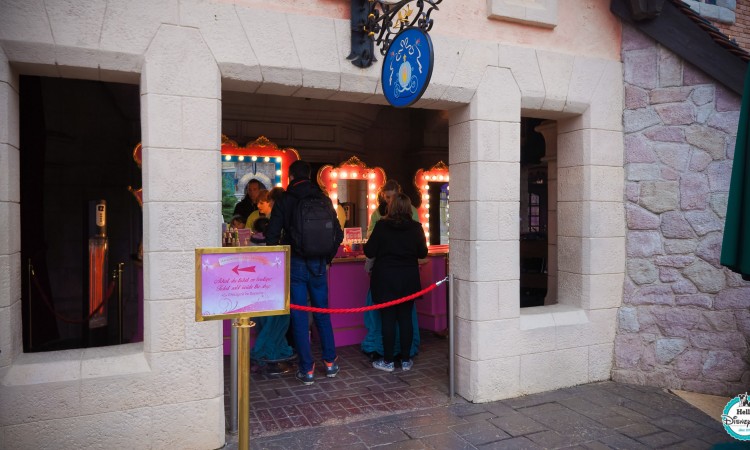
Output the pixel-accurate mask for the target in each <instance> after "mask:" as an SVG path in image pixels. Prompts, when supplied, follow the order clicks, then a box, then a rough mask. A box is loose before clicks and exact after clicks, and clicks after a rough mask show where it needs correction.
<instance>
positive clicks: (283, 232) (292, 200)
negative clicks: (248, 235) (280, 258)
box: [265, 178, 344, 262]
mask: <svg viewBox="0 0 750 450" xmlns="http://www.w3.org/2000/svg"><path fill="white" fill-rule="evenodd" d="M315 192H321V191H320V188H319V187H318V186H317V185H315V184H313V183H312V182H311V181H310V180H309V179H308V178H302V179H299V180H294V181H292V182H291V183H290V184H289V186H288V187H287V190H286V192H284V193H283V194H282V195H281V198H280V199H278V200H277V201H276V202H275V203H274V204H273V211H271V219H270V221H269V223H268V228H266V232H265V236H266V245H279V244H281V245H290V246H292V255H294V256H300V255H299V254H298V253H297V252H296V249H295V248H294V245H293V244H292V242H291V239H290V238H289V236H290V230H291V225H292V216H293V214H294V213H295V211H296V209H297V201H298V199H299V198H303V197H307V196H308V195H310V194H312V193H315ZM331 208H333V203H331ZM334 211H335V210H334ZM335 227H336V233H337V234H336V239H337V241H338V242H339V244H340V243H341V241H342V240H343V239H344V232H343V231H342V230H341V226H340V225H339V222H338V220H336V221H335ZM336 250H338V249H334V250H333V253H332V254H331V255H330V256H329V257H328V258H327V259H328V262H330V261H331V260H332V259H333V257H334V256H336Z"/></svg>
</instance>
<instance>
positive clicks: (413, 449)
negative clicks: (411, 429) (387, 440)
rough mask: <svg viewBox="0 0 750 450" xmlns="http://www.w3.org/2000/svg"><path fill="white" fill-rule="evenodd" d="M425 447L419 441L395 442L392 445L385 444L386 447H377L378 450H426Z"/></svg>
mask: <svg viewBox="0 0 750 450" xmlns="http://www.w3.org/2000/svg"><path fill="white" fill-rule="evenodd" d="M426 448H429V447H427V446H426V445H425V444H424V443H422V442H420V441H401V442H396V443H394V444H386V445H379V446H378V449H383V450H418V449H426Z"/></svg>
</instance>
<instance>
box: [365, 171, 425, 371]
mask: <svg viewBox="0 0 750 450" xmlns="http://www.w3.org/2000/svg"><path fill="white" fill-rule="evenodd" d="M399 193H401V185H399V184H398V181H396V180H393V179H390V180H388V181H386V182H385V184H384V185H383V186H382V187H381V188H380V191H379V192H378V203H379V205H378V207H377V208H376V209H375V211H373V212H372V215H371V216H370V225H369V227H368V228H367V237H368V238H369V237H370V235H371V234H372V230H373V229H374V228H375V224H376V223H377V222H378V221H379V220H380V219H381V218H382V217H383V216H385V215H386V213H387V208H388V204H389V203H390V201H391V199H393V198H394V197H395V196H396V194H399ZM411 218H412V220H414V221H416V222H419V215H418V213H417V208H415V207H414V206H412V207H411ZM373 304H374V303H373V301H372V292H371V291H367V299H366V300H365V306H370V305H373ZM364 322H365V328H367V334H366V335H365V338H364V339H363V340H362V343H361V344H360V348H361V349H362V352H364V353H365V354H367V355H369V356H370V358H372V359H379V358H381V357H382V356H383V355H384V353H383V337H382V336H383V334H382V331H381V328H380V327H381V325H380V313H379V312H378V311H365V312H364ZM412 329H413V330H414V332H413V333H412V345H411V349H410V352H409V353H408V354H407V355H401V354H400V347H399V346H396V347H395V348H394V349H393V351H394V354H397V355H399V356H400V357H401V358H405V359H409V358H410V357H412V356H414V355H416V354H417V353H418V352H419V342H420V336H419V322H418V320H417V309H416V307H415V308H414V311H413V312H412ZM398 333H399V331H398V329H397V330H396V338H395V340H399V334H398Z"/></svg>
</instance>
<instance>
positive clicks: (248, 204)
mask: <svg viewBox="0 0 750 450" xmlns="http://www.w3.org/2000/svg"><path fill="white" fill-rule="evenodd" d="M257 209H258V205H256V204H255V203H253V201H252V200H250V197H248V196H247V195H246V196H244V197H243V198H242V200H240V201H239V202H238V203H237V204H236V205H234V215H235V216H236V215H237V214H239V215H241V216H242V220H247V218H248V216H249V215H250V214H252V213H253V211H255V210H257Z"/></svg>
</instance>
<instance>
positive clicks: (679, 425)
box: [652, 415, 712, 438]
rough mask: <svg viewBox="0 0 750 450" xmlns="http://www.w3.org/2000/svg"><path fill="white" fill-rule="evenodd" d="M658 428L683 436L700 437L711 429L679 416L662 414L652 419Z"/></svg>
mask: <svg viewBox="0 0 750 450" xmlns="http://www.w3.org/2000/svg"><path fill="white" fill-rule="evenodd" d="M652 423H653V424H654V425H656V426H658V427H659V428H663V429H664V430H666V431H670V432H672V433H674V434H676V435H678V436H682V437H683V438H700V437H701V436H705V435H706V434H707V433H710V432H711V431H712V430H711V429H709V428H707V427H705V426H703V425H701V424H698V423H695V422H693V421H692V420H688V419H686V418H684V417H680V416H674V415H671V416H663V417H659V418H658V419H655V420H653V421H652Z"/></svg>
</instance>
